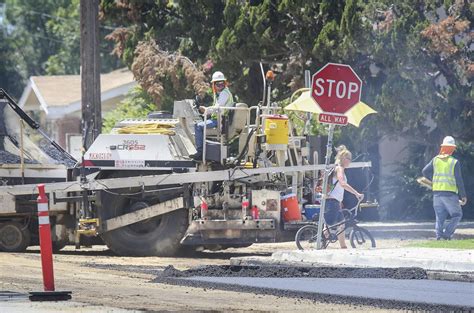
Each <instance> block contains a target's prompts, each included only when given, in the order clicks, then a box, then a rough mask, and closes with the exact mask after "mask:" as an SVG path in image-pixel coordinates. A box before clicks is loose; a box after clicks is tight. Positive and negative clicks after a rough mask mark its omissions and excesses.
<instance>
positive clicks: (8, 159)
mask: <svg viewBox="0 0 474 313" xmlns="http://www.w3.org/2000/svg"><path fill="white" fill-rule="evenodd" d="M20 163H21V159H20V157H19V156H17V155H15V154H13V153H10V152H7V151H1V150H0V164H20ZM25 164H38V161H36V160H30V159H26V158H25Z"/></svg>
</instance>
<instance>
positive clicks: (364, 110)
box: [285, 88, 377, 127]
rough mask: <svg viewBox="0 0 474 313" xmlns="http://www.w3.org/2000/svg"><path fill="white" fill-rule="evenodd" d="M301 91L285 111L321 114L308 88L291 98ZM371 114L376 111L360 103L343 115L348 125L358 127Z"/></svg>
mask: <svg viewBox="0 0 474 313" xmlns="http://www.w3.org/2000/svg"><path fill="white" fill-rule="evenodd" d="M301 91H303V92H302V93H301V95H300V96H299V97H298V98H297V99H296V100H295V101H292V102H291V103H290V104H289V105H287V106H286V107H285V110H287V111H301V112H308V113H314V114H320V113H323V111H321V108H320V107H319V105H317V104H316V102H315V101H314V99H313V98H312V97H311V90H310V89H309V88H303V89H299V90H297V91H296V92H295V93H294V94H293V96H294V95H295V94H297V93H298V92H301ZM293 96H291V100H293ZM372 113H377V111H375V110H374V109H372V108H371V107H369V106H368V105H367V104H365V103H364V102H362V101H361V102H359V103H357V104H356V105H354V106H353V107H352V108H351V109H350V110H349V111H347V112H346V113H345V114H344V115H345V116H347V121H348V122H349V123H350V124H352V125H354V126H355V127H359V125H360V122H361V121H362V119H363V118H364V117H366V116H367V115H369V114H372Z"/></svg>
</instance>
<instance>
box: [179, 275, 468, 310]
mask: <svg viewBox="0 0 474 313" xmlns="http://www.w3.org/2000/svg"><path fill="white" fill-rule="evenodd" d="M183 279H187V280H194V281H201V282H209V283H224V284H232V285H238V286H242V287H244V288H243V289H245V287H246V286H247V287H257V288H265V289H278V290H287V291H295V292H309V293H317V294H331V295H337V296H352V297H361V298H369V299H381V300H396V301H403V302H412V303H428V304H436V305H449V306H462V307H470V308H474V297H473V295H474V283H465V282H450V281H441V280H402V279H372V278H254V277H190V278H183Z"/></svg>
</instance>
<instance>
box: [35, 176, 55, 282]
mask: <svg viewBox="0 0 474 313" xmlns="http://www.w3.org/2000/svg"><path fill="white" fill-rule="evenodd" d="M38 191H39V195H38V224H39V241H40V251H41V266H42V269H43V285H44V291H54V272H53V244H52V241H51V226H50V224H49V207H48V197H47V196H46V192H45V190H44V184H41V185H38Z"/></svg>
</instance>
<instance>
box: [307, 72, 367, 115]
mask: <svg viewBox="0 0 474 313" xmlns="http://www.w3.org/2000/svg"><path fill="white" fill-rule="evenodd" d="M361 90H362V80H361V79H360V78H359V76H357V74H356V73H355V72H354V70H353V69H352V68H351V67H350V66H349V65H346V64H336V63H328V64H326V65H325V66H324V67H323V68H321V69H320V70H319V71H317V72H316V73H315V74H314V75H313V81H312V86H311V97H313V99H314V100H315V101H316V103H317V104H318V105H319V107H320V108H321V110H323V111H324V112H327V113H337V114H344V113H346V112H347V111H348V110H349V109H350V108H352V107H353V106H354V105H355V104H357V103H358V102H359V101H360V92H361Z"/></svg>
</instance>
